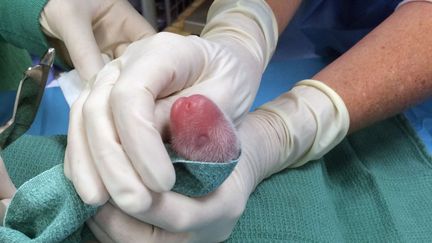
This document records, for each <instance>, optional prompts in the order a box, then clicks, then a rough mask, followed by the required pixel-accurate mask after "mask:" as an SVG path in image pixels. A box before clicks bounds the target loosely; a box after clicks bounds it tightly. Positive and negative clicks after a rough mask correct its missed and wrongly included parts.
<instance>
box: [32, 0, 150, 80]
mask: <svg viewBox="0 0 432 243" xmlns="http://www.w3.org/2000/svg"><path fill="white" fill-rule="evenodd" d="M40 23H41V26H42V30H43V31H44V32H45V34H46V35H47V36H48V37H50V38H53V40H54V41H53V43H52V44H56V43H57V42H58V41H55V40H59V41H61V42H60V43H58V46H55V47H56V49H57V50H58V53H60V54H63V55H62V57H63V60H64V61H65V62H66V63H67V64H69V65H73V66H74V67H75V69H77V70H78V72H79V74H80V76H81V78H82V79H83V80H88V79H90V78H91V77H93V76H94V75H95V74H96V73H97V72H98V71H99V70H100V69H101V68H102V67H103V65H104V62H103V60H102V57H101V54H102V53H103V54H106V55H108V56H109V57H110V58H111V59H113V58H116V57H117V56H119V55H120V54H121V53H123V51H124V49H125V48H126V47H127V46H128V45H129V44H130V43H132V42H133V41H136V40H139V39H141V38H143V37H145V36H149V35H152V34H154V33H155V31H154V30H153V28H152V27H151V25H150V24H148V23H147V21H146V20H145V19H144V18H143V17H142V16H141V15H140V14H139V13H138V12H137V11H136V10H135V9H134V8H133V7H132V6H131V5H130V3H129V2H128V1H126V0H92V1H88V0H74V1H69V0H49V2H48V3H47V5H46V6H45V8H44V10H43V12H42V13H41V17H40ZM63 47H66V49H67V50H64V48H63Z"/></svg>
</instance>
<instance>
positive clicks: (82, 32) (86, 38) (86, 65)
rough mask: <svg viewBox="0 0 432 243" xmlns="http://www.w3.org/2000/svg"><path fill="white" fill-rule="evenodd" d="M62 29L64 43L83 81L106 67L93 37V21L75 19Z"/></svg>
mask: <svg viewBox="0 0 432 243" xmlns="http://www.w3.org/2000/svg"><path fill="white" fill-rule="evenodd" d="M65 25H66V26H64V27H63V28H65V29H62V31H61V32H62V33H61V35H62V37H63V41H64V43H65V45H66V48H67V49H68V52H69V55H70V58H71V60H72V62H73V64H74V67H75V69H77V71H78V73H79V74H80V77H81V79H83V80H89V79H90V78H91V77H93V76H94V75H95V74H96V73H97V72H98V71H99V70H100V69H101V68H102V67H103V65H104V62H103V59H102V54H101V52H100V50H99V46H98V45H97V43H96V39H95V37H94V35H93V29H92V26H91V19H85V18H76V17H75V18H73V21H68V22H67V24H65Z"/></svg>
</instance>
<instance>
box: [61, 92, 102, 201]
mask: <svg viewBox="0 0 432 243" xmlns="http://www.w3.org/2000/svg"><path fill="white" fill-rule="evenodd" d="M89 94H90V89H89V88H86V90H84V91H83V92H82V93H81V95H80V97H79V98H78V99H77V101H76V102H75V103H74V105H73V106H72V108H71V111H70V118H69V119H70V121H69V132H68V143H67V144H68V145H67V147H66V153H65V161H64V163H65V165H64V170H65V175H66V176H67V177H68V178H69V179H70V180H71V181H72V182H73V184H74V186H75V190H76V191H77V193H78V194H79V195H80V197H81V199H82V200H83V201H84V202H85V203H87V204H91V205H102V204H104V203H105V202H106V201H107V200H108V199H109V195H108V192H107V190H106V188H105V186H104V184H103V182H102V180H101V178H100V176H99V174H98V172H97V170H96V168H95V165H94V163H93V158H92V156H91V153H90V150H89V144H88V140H87V132H86V130H85V128H84V122H83V114H82V107H83V105H84V102H85V101H86V99H87V97H88V96H89Z"/></svg>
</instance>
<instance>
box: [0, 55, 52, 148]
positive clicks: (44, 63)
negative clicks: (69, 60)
mask: <svg viewBox="0 0 432 243" xmlns="http://www.w3.org/2000/svg"><path fill="white" fill-rule="evenodd" d="M54 58H55V50H54V48H49V49H48V50H47V51H46V52H45V54H44V55H43V56H42V58H41V60H40V62H39V64H36V65H35V66H33V67H29V68H28V69H27V70H26V71H25V72H24V77H23V78H22V79H21V81H20V83H19V86H18V90H17V93H16V97H15V103H14V108H13V113H12V117H11V118H10V119H9V120H8V121H7V122H6V123H5V124H0V149H4V148H5V147H6V146H7V145H9V144H10V143H12V142H13V141H14V140H15V139H17V138H18V137H20V136H21V135H22V134H23V133H25V132H26V131H27V130H28V128H30V125H31V124H32V123H33V120H34V118H35V117H36V113H37V111H38V107H39V104H40V102H41V99H42V95H43V93H44V90H45V85H46V83H47V80H48V74H49V71H50V68H51V67H52V65H53V62H54Z"/></svg>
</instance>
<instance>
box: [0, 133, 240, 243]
mask: <svg viewBox="0 0 432 243" xmlns="http://www.w3.org/2000/svg"><path fill="white" fill-rule="evenodd" d="M65 147H66V136H55V137H37V136H27V135H26V136H23V137H21V138H19V139H18V140H16V141H15V142H14V143H12V144H11V145H9V146H8V147H7V148H6V149H5V150H4V151H3V153H2V157H3V159H4V161H5V164H6V167H7V169H8V172H9V174H10V176H11V178H12V180H13V182H14V184H15V185H16V186H19V188H18V191H17V193H16V194H15V196H14V198H13V199H12V202H11V204H10V206H9V208H8V211H7V213H6V216H5V220H4V225H5V227H1V228H0V242H17V243H18V242H44V243H45V242H80V241H81V235H82V233H81V230H82V225H83V224H84V222H85V221H86V220H87V219H88V218H89V217H91V216H92V215H94V214H95V213H96V207H91V206H89V205H85V204H84V203H83V202H82V201H81V200H80V198H79V196H78V195H77V193H76V192H75V190H74V188H73V185H72V184H71V183H70V182H69V180H67V179H66V178H65V176H64V174H63V165H62V164H61V163H62V161H63V158H64V151H65ZM167 148H168V150H169V151H170V155H171V159H172V161H173V163H174V168H175V170H176V177H177V180H176V183H175V185H174V188H173V191H176V192H178V193H182V194H185V195H188V196H202V195H205V194H207V193H209V192H211V191H213V190H215V189H216V188H217V187H218V186H219V185H220V184H221V183H222V182H223V181H224V180H225V179H226V177H228V175H229V174H230V173H231V171H232V170H233V169H234V167H235V165H236V164H237V162H238V159H235V160H232V161H229V162H226V163H209V162H199V161H188V160H185V159H183V158H181V157H179V156H176V155H175V154H174V153H173V152H172V151H171V150H170V149H169V147H167Z"/></svg>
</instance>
